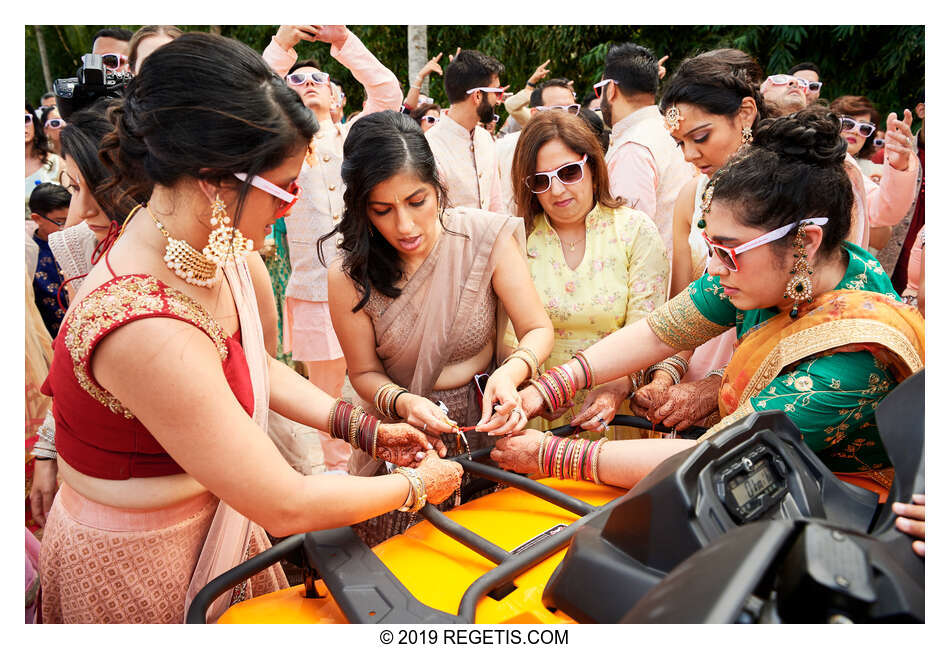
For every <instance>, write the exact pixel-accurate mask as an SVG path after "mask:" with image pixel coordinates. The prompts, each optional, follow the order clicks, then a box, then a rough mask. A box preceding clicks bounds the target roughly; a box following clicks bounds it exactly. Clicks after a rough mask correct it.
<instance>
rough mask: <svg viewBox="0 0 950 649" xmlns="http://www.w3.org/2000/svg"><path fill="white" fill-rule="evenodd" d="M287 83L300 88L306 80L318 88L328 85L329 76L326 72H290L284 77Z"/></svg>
mask: <svg viewBox="0 0 950 649" xmlns="http://www.w3.org/2000/svg"><path fill="white" fill-rule="evenodd" d="M284 79H286V81H287V83H288V84H289V85H291V86H302V85H303V84H305V83H307V81H308V80H310V81H313V82H314V83H315V84H317V85H318V86H325V85H327V84H329V83H330V75H329V74H327V73H326V72H319V71H318V72H291V73H290V74H288V75H287V76H286V77H284Z"/></svg>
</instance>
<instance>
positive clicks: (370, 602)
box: [185, 415, 705, 624]
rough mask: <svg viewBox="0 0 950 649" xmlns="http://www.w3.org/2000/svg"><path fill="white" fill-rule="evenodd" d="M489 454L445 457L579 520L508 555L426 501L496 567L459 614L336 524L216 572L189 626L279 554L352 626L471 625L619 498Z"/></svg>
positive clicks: (628, 419) (431, 512)
mask: <svg viewBox="0 0 950 649" xmlns="http://www.w3.org/2000/svg"><path fill="white" fill-rule="evenodd" d="M610 425H612V426H624V427H628V428H644V429H652V430H655V431H657V432H660V433H669V432H672V431H670V429H668V428H666V427H663V426H654V425H653V424H652V423H651V422H650V421H648V420H646V419H644V418H642V417H635V416H631V415H618V416H616V417H614V419H613V421H611V424H610ZM574 430H575V429H574V428H573V427H571V426H561V427H559V428H556V429H553V430H552V431H551V433H552V434H554V435H556V436H558V437H566V436H568V435H570V434H572V433H573V432H574ZM704 432H705V430H704V429H702V428H691V429H688V430H686V431H679V432H677V433H676V434H677V435H679V436H681V437H687V438H693V439H695V438H696V437H698V436H699V435H701V434H702V433H704ZM490 452H491V448H490V447H488V448H482V449H478V450H476V451H473V452H472V453H471V455H469V454H468V453H463V454H460V455H457V456H455V457H452V458H448V459H450V460H453V461H455V462H458V463H459V464H461V465H462V467H463V468H464V469H465V470H466V471H468V472H469V473H471V474H472V475H476V476H479V477H482V478H487V479H488V480H491V481H494V482H496V483H500V484H505V485H508V486H510V487H514V488H516V489H520V490H522V491H525V492H527V493H529V494H531V495H533V496H537V497H538V498H541V499H543V500H546V501H547V502H549V503H551V504H553V505H556V506H558V507H561V508H562V509H565V510H567V511H569V512H571V513H573V514H576V515H578V516H580V518H578V519H577V520H576V521H574V522H573V523H571V524H570V525H568V526H567V527H565V528H563V529H561V530H559V531H557V532H556V533H554V534H552V535H551V536H549V537H547V538H544V539H542V540H540V541H538V542H536V543H534V544H532V545H531V546H529V547H526V548H522V549H520V551H519V552H517V553H513V552H508V551H507V550H505V549H503V548H501V547H499V546H497V545H495V544H494V543H492V542H491V541H489V540H488V539H486V538H484V537H482V536H479V535H478V534H475V533H474V532H472V531H471V530H469V529H467V528H465V527H464V526H462V525H459V524H458V523H456V522H455V521H453V520H452V519H451V518H449V517H448V516H446V515H445V514H444V513H442V512H441V511H439V510H438V509H436V508H435V507H434V506H432V505H428V504H427V505H426V506H425V507H423V508H422V509H421V510H420V511H419V513H420V514H421V515H422V517H423V518H425V519H426V520H427V521H429V522H430V523H431V524H432V525H433V527H435V528H436V529H438V530H439V531H441V532H443V533H444V534H446V535H447V536H449V537H451V538H453V539H455V540H456V541H458V542H459V543H461V544H462V545H464V546H465V547H467V548H469V549H470V550H472V551H474V552H476V553H478V554H479V555H481V556H483V557H485V558H486V559H488V560H489V561H491V562H492V563H494V564H496V565H495V567H494V568H492V569H491V570H489V571H488V572H486V573H485V574H484V575H482V576H481V577H479V578H478V579H476V580H475V581H474V582H473V583H472V584H471V585H470V586H469V587H468V589H467V590H466V591H465V593H464V595H463V596H462V600H461V602H460V604H459V610H458V614H457V615H452V614H449V613H445V612H443V611H439V610H436V609H433V608H431V607H429V606H426V605H425V604H423V603H422V602H420V601H419V600H418V599H416V598H415V597H414V596H413V595H412V593H410V592H409V591H408V590H407V589H406V587H405V586H403V584H402V583H401V582H400V581H399V580H398V579H397V578H396V576H395V575H394V574H393V573H392V572H391V571H390V570H389V569H388V568H387V567H386V566H385V564H383V562H382V561H380V559H379V558H378V557H377V556H376V555H375V554H374V553H373V551H372V550H371V549H370V548H369V547H368V546H367V545H366V544H365V543H364V542H363V541H362V540H361V539H360V538H359V537H358V536H357V535H356V532H354V531H353V529H352V528H350V527H341V528H336V529H331V530H322V531H317V532H307V533H306V534H296V535H294V536H290V537H288V538H286V539H284V540H283V541H281V542H280V543H277V544H276V545H274V546H273V547H272V548H270V549H269V550H266V551H265V552H262V553H261V554H258V555H256V556H254V557H252V558H251V559H249V560H247V561H245V562H244V563H242V564H240V565H238V566H235V567H234V568H232V569H231V570H228V571H227V572H225V573H222V574H221V575H220V576H218V577H217V578H215V579H214V580H212V581H211V582H210V583H208V585H206V586H205V587H204V588H202V589H201V591H199V593H198V594H197V595H196V596H195V599H194V600H193V601H192V603H191V606H190V607H189V608H188V615H187V617H186V620H185V621H186V622H187V623H188V624H203V623H205V621H206V615H207V610H208V608H209V607H210V606H211V604H212V603H213V602H214V600H215V599H217V598H218V597H219V596H221V595H222V594H224V593H226V592H227V591H229V590H230V589H232V588H234V587H235V586H237V585H238V584H240V583H241V582H243V581H245V580H247V579H250V578H251V577H253V576H254V575H256V574H257V573H259V572H261V571H263V570H266V569H267V568H268V567H270V566H271V565H273V564H275V563H277V562H278V561H280V560H281V559H288V558H290V560H291V561H292V562H293V563H299V564H300V565H303V566H309V569H308V571H307V577H306V581H305V584H306V596H307V597H316V596H317V594H316V589H315V588H314V586H313V581H314V579H322V580H323V582H324V584H326V586H327V589H328V590H329V591H330V594H331V595H333V598H334V600H335V601H336V603H337V605H338V606H339V607H340V610H341V611H343V614H344V615H345V616H346V619H347V621H348V622H350V623H354V624H374V623H375V624H417V623H437V624H452V623H458V624H472V623H474V621H475V607H476V605H477V604H478V602H479V601H480V600H481V599H482V597H484V596H485V595H486V594H488V593H489V592H490V591H491V590H492V589H495V588H497V587H499V586H501V585H503V584H507V583H510V582H511V581H512V580H513V579H514V578H515V577H517V576H518V575H520V574H522V573H524V572H526V571H527V570H529V569H531V568H532V567H534V566H536V565H537V564H539V563H541V562H542V561H544V560H545V559H547V558H548V557H550V556H551V555H553V554H555V553H557V552H559V551H560V550H562V549H564V547H566V546H567V544H568V543H570V541H571V539H572V538H573V537H574V535H575V534H576V533H577V532H578V531H579V530H580V529H581V527H583V526H584V525H585V524H586V523H587V522H589V521H590V520H591V519H592V518H593V517H594V516H597V515H599V514H601V513H603V512H606V511H609V510H610V509H612V508H613V507H614V506H615V505H616V504H617V501H618V500H619V499H615V500H613V501H611V502H609V503H606V504H605V505H602V506H600V507H594V506H592V505H589V504H588V503H585V502H584V501H582V500H579V499H577V498H574V497H573V496H569V495H567V494H564V493H562V492H560V491H557V490H556V489H553V488H551V487H549V486H547V485H543V484H541V483H539V482H536V481H534V480H532V479H530V478H527V477H525V476H523V475H520V474H517V473H512V472H510V471H505V470H503V469H499V468H498V467H495V466H490V465H487V464H484V463H482V462H479V461H478V460H482V459H485V458H487V457H488V455H489V453H490ZM295 555H296V556H295ZM301 555H302V556H301Z"/></svg>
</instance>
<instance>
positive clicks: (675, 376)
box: [647, 361, 680, 385]
mask: <svg viewBox="0 0 950 649" xmlns="http://www.w3.org/2000/svg"><path fill="white" fill-rule="evenodd" d="M658 370H663V371H664V372H666V373H667V374H668V375H669V377H670V378H671V379H672V380H673V385H676V384H677V383H679V382H680V374H679V371H677V369H676V367H674V366H671V365H668V364H665V362H664V361H661V362H659V363H656V364H655V365H651V366H650V367H648V368H647V378H648V379H652V377H653V374H654V373H655V372H657V371H658Z"/></svg>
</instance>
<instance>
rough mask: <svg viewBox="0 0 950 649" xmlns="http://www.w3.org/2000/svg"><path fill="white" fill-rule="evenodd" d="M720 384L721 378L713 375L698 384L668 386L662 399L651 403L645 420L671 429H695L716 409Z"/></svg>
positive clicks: (688, 383)
mask: <svg viewBox="0 0 950 649" xmlns="http://www.w3.org/2000/svg"><path fill="white" fill-rule="evenodd" d="M657 374H660V372H657ZM654 376H655V375H654ZM721 384H722V378H721V377H720V376H717V375H715V374H713V375H712V376H708V377H706V378H704V379H702V380H700V381H689V382H687V383H679V384H677V385H671V386H670V387H669V388H668V389H667V390H666V394H665V395H664V397H663V400H661V401H654V402H653V407H652V408H650V409H649V411H648V412H647V419H649V420H650V421H652V422H653V423H655V424H662V425H664V426H666V427H668V428H672V429H679V430H685V429H687V428H689V427H690V426H695V425H696V424H697V423H699V422H700V421H702V420H703V419H705V418H706V417H707V416H709V414H710V413H712V412H713V411H714V410H715V409H716V404H717V402H718V398H719V386H720V385H721ZM638 395H639V391H638ZM635 398H636V397H635Z"/></svg>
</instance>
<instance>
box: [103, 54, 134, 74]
mask: <svg viewBox="0 0 950 649" xmlns="http://www.w3.org/2000/svg"><path fill="white" fill-rule="evenodd" d="M128 62H129V57H127V56H126V55H125V54H103V55H102V65H103V66H105V67H106V68H108V69H109V70H115V69H117V68H119V66H122V65H125V64H126V63H128Z"/></svg>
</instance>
